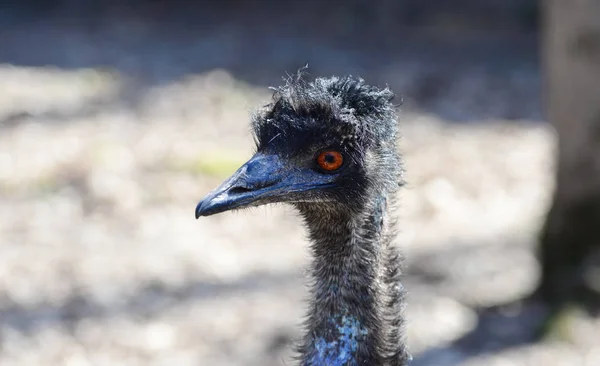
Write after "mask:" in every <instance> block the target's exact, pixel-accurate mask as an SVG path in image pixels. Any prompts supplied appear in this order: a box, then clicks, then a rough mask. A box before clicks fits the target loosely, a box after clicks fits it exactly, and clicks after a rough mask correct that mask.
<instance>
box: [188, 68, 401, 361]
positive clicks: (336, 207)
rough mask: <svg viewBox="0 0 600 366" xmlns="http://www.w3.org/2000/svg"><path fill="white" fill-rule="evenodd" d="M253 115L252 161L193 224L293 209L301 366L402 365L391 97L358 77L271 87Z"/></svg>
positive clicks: (397, 174)
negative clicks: (301, 277) (303, 288)
mask: <svg viewBox="0 0 600 366" xmlns="http://www.w3.org/2000/svg"><path fill="white" fill-rule="evenodd" d="M274 90H275V92H274V94H273V100H272V102H271V103H270V104H268V105H266V106H265V107H263V108H262V109H260V110H259V111H258V112H256V113H255V114H254V116H253V118H252V130H253V133H254V139H255V142H256V153H255V154H254V156H253V157H252V158H251V159H250V160H249V161H248V162H246V163H245V164H244V165H243V166H242V167H241V168H240V169H239V170H237V172H235V173H234V174H233V175H232V176H231V177H230V178H229V179H227V180H226V181H225V182H224V183H223V184H221V186H219V187H218V188H216V189H215V190H213V191H212V192H210V193H208V194H207V195H206V197H205V198H204V199H202V200H201V201H200V203H198V205H197V207H196V218H199V217H200V216H208V215H213V214H217V213H220V212H223V211H228V210H235V209H241V208H245V207H251V206H259V205H264V204H268V203H276V202H286V203H289V204H291V205H293V206H294V207H295V208H296V209H297V210H298V211H299V212H300V215H301V217H302V218H303V220H304V223H305V225H306V227H307V228H308V233H309V238H310V241H311V246H310V248H311V251H312V257H313V262H312V265H311V276H312V281H311V286H310V296H311V297H310V299H311V302H310V304H309V311H308V316H307V319H306V323H305V329H306V331H305V335H304V337H303V339H302V340H301V342H300V344H299V345H298V360H299V362H300V364H301V365H302V366H342V365H368V366H379V365H381V366H402V365H407V364H408V363H409V361H410V359H411V357H410V355H409V353H408V351H407V348H406V346H405V340H404V335H403V327H404V318H403V315H402V313H403V305H404V289H403V286H402V284H401V282H400V275H401V273H400V270H401V256H400V254H399V253H398V251H397V249H396V248H395V246H394V245H393V244H392V243H391V242H392V239H393V238H394V236H395V220H394V218H393V207H394V201H395V199H394V198H395V193H396V192H397V190H398V188H399V187H400V186H402V168H401V159H400V155H399V153H398V150H397V145H396V140H397V131H398V127H397V117H396V113H395V106H394V105H393V104H392V99H393V98H394V94H393V93H392V92H391V91H390V90H389V89H388V88H385V89H379V88H376V87H373V86H369V85H367V84H365V82H364V81H363V80H362V79H359V78H353V77H351V76H349V77H344V78H338V77H331V78H317V79H315V80H314V81H312V82H309V81H306V80H305V78H304V75H303V73H302V72H299V73H298V75H296V76H294V77H290V78H289V79H288V80H287V81H286V83H285V85H283V86H281V87H279V88H276V89H274Z"/></svg>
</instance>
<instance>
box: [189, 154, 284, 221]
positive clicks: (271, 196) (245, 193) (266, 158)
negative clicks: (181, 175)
mask: <svg viewBox="0 0 600 366" xmlns="http://www.w3.org/2000/svg"><path fill="white" fill-rule="evenodd" d="M284 177H285V174H284V167H283V165H282V164H281V161H280V159H279V157H277V156H275V155H264V154H260V153H258V154H256V155H254V156H253V157H252V159H250V160H249V161H248V162H246V164H244V165H242V167H241V168H239V169H238V170H237V171H236V172H235V173H234V174H233V175H232V176H231V177H229V178H228V179H227V180H226V181H225V182H223V183H222V184H221V185H220V186H219V187H218V188H216V189H215V190H213V191H212V192H210V193H209V194H207V195H206V197H204V199H202V200H201V201H200V203H198V206H196V218H199V217H200V216H210V215H214V214H217V213H220V212H224V211H228V210H232V209H235V208H242V207H247V206H250V205H260V204H264V203H268V202H276V201H279V199H278V198H280V197H282V196H283V195H284V194H285V193H286V192H288V190H289V188H290V185H289V182H285V180H286V179H284Z"/></svg>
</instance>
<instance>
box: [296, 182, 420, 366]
mask: <svg viewBox="0 0 600 366" xmlns="http://www.w3.org/2000/svg"><path fill="white" fill-rule="evenodd" d="M388 201H389V200H388V198H387V197H386V196H385V195H381V194H379V195H373V197H371V199H369V200H368V201H367V203H366V204H365V205H364V207H363V209H362V210H361V212H355V213H349V212H347V211H345V210H344V209H343V208H341V207H335V206H331V205H328V206H325V205H323V206H322V207H315V206H312V205H311V206H309V205H304V204H299V205H298V208H299V209H300V212H301V213H302V215H303V217H304V219H305V221H306V224H307V226H308V229H309V234H310V239H311V249H312V254H313V257H314V261H313V264H312V268H311V272H312V273H311V275H312V279H313V283H312V287H311V297H312V298H311V303H310V309H309V313H308V319H307V323H306V327H307V333H306V335H305V337H304V339H303V343H302V344H301V345H300V357H301V365H302V366H325V365H327V366H343V365H344V366H345V365H370V366H379V365H382V366H383V365H385V366H401V365H406V364H407V363H408V359H409V358H410V356H408V353H407V352H406V349H405V346H404V340H403V338H402V332H401V328H402V326H403V323H404V322H403V318H402V300H403V289H402V286H401V284H400V281H399V276H400V256H399V255H398V254H397V252H396V250H395V248H394V247H393V246H392V245H391V243H390V242H391V239H392V237H393V234H394V230H393V226H394V225H393V222H392V221H390V219H389V212H388V211H389V209H388V204H389V203H390V202H388Z"/></svg>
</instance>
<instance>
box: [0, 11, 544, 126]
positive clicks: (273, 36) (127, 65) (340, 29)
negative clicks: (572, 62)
mask: <svg viewBox="0 0 600 366" xmlns="http://www.w3.org/2000/svg"><path fill="white" fill-rule="evenodd" d="M536 14H537V7H536V3H535V1H532V0H530V1H516V0H510V1H495V0H488V1H475V0H456V1H452V2H444V1H441V0H431V1H426V2H423V1H420V2H419V1H416V0H404V1H398V2H396V1H389V0H379V1H375V2H367V1H361V0H355V1H349V2H338V1H334V2H327V3H324V2H319V1H315V0H310V1H302V2H299V1H271V0H269V1H262V2H259V3H249V2H242V1H233V0H229V1H224V2H219V3H217V2H208V1H200V2H192V1H182V0H179V1H170V2H167V1H131V0H130V1H125V2H116V1H105V2H101V1H83V2H76V1H66V0H63V1H51V2H36V1H28V2H23V3H21V4H20V5H18V6H8V5H3V6H2V7H0V24H2V29H3V32H1V33H0V63H8V64H12V65H17V66H30V67H45V66H54V67H59V68H62V69H78V68H90V67H94V68H96V67H101V68H109V69H112V70H116V71H117V72H119V73H121V74H122V75H124V76H126V77H127V78H128V79H129V80H130V81H131V83H132V84H133V85H135V88H133V89H132V90H131V92H132V93H133V94H136V93H138V94H139V93H142V92H143V90H144V88H146V87H148V86H152V85H161V84H165V83H170V82H173V81H177V80H180V79H182V78H184V77H185V76H186V75H189V74H200V73H203V72H207V71H211V70H214V69H224V70H226V71H228V72H230V73H232V75H233V76H234V77H235V78H238V79H241V80H243V81H245V82H247V83H250V84H253V85H258V86H264V87H266V86H269V85H278V84H280V83H281V77H282V76H283V75H285V73H286V72H294V71H295V70H297V69H298V68H300V67H302V66H303V65H305V64H306V63H308V64H309V66H310V70H309V72H310V73H311V74H312V75H331V74H337V75H341V74H354V75H360V76H361V77H363V78H365V79H368V80H369V82H370V83H372V84H378V85H389V86H390V87H391V88H392V89H393V90H394V91H396V92H397V93H399V94H402V95H403V96H404V97H405V100H406V101H407V103H406V105H407V107H408V108H415V109H419V110H424V111H427V112H429V113H434V114H438V115H440V116H441V117H442V118H443V119H445V120H449V121H460V122H467V121H481V120H485V119H508V120H521V119H534V120H540V119H541V113H540V106H539V104H540V103H539V91H538V90H537V89H538V85H537V84H538V79H539V75H538V74H539V70H538V57H537V47H538V42H537V20H536V19H537V15H536ZM465 89H473V90H474V91H472V92H465ZM124 99H128V102H131V103H134V104H135V96H133V97H130V98H124Z"/></svg>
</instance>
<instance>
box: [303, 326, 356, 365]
mask: <svg viewBox="0 0 600 366" xmlns="http://www.w3.org/2000/svg"><path fill="white" fill-rule="evenodd" d="M329 322H330V323H331V324H332V325H334V327H335V328H337V337H336V339H335V340H333V341H329V342H328V341H327V340H326V339H325V338H324V337H322V336H320V337H316V338H315V339H313V344H314V351H313V352H314V353H313V355H312V356H311V357H310V358H309V362H308V365H310V366H353V365H358V363H357V362H356V358H355V357H356V350H357V349H358V344H359V342H360V341H361V338H362V337H363V336H364V335H366V334H367V330H366V329H364V328H363V327H362V326H361V324H360V322H359V321H358V320H357V319H356V318H354V317H352V316H347V315H343V316H339V315H338V316H335V317H331V318H330V319H329Z"/></svg>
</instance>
